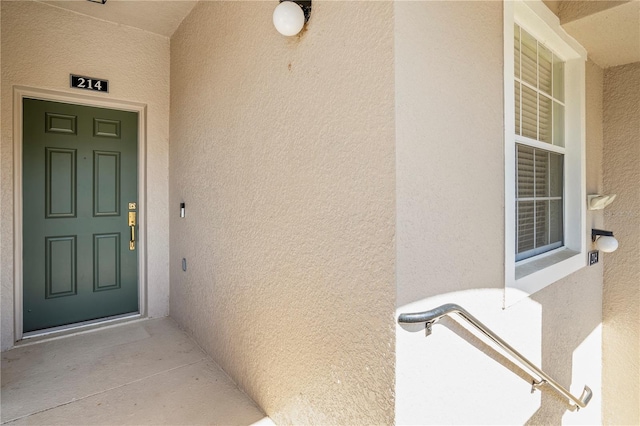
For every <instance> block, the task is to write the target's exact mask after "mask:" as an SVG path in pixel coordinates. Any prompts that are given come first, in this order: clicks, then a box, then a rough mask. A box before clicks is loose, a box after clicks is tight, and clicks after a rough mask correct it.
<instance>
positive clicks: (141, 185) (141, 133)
mask: <svg viewBox="0 0 640 426" xmlns="http://www.w3.org/2000/svg"><path fill="white" fill-rule="evenodd" d="M24 98H31V99H41V100H45V101H54V102H62V103H68V104H75V105H86V106H92V107H99V108H110V109H117V110H121V111H133V112H137V113H138V229H139V231H138V237H139V243H138V309H139V312H140V316H142V317H146V316H147V232H146V231H147V202H146V201H147V182H146V170H147V157H146V153H147V137H146V129H147V125H146V118H147V114H146V113H147V107H146V105H145V104H141V103H136V102H128V101H121V100H115V99H107V98H103V97H97V96H88V95H84V94H75V93H67V92H57V91H54V90H47V89H38V88H33V87H25V86H14V88H13V241H14V244H13V285H14V287H13V289H14V290H13V294H14V298H13V300H14V307H13V309H14V341H15V342H17V341H19V340H22V338H23V310H22V298H23V282H22V227H23V224H22V120H23V117H22V100H23V99H24Z"/></svg>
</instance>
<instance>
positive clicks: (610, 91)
mask: <svg viewBox="0 0 640 426" xmlns="http://www.w3.org/2000/svg"><path fill="white" fill-rule="evenodd" d="M639 88H640V62H636V63H634V64H630V65H625V66H621V67H615V68H609V69H607V70H605V73H604V141H605V142H604V190H605V193H607V194H618V197H617V198H616V200H615V201H614V202H613V204H611V205H610V206H609V207H607V209H606V211H605V227H606V229H608V230H611V231H613V233H614V234H615V236H616V238H617V239H618V241H619V243H620V245H619V248H618V250H617V251H615V252H614V253H611V254H606V255H605V259H606V260H605V270H604V308H603V315H604V321H603V338H604V354H603V355H604V371H603V378H604V384H603V387H604V390H605V394H604V408H603V415H604V421H605V423H606V424H640V184H639V182H640V89H639ZM622 390H624V391H622Z"/></svg>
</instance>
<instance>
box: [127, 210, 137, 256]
mask: <svg viewBox="0 0 640 426" xmlns="http://www.w3.org/2000/svg"><path fill="white" fill-rule="evenodd" d="M136 223H137V221H136V212H129V228H130V229H131V238H130V239H129V250H135V249H136Z"/></svg>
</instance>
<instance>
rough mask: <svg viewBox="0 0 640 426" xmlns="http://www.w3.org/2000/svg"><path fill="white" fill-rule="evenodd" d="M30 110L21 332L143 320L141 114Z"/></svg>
mask: <svg viewBox="0 0 640 426" xmlns="http://www.w3.org/2000/svg"><path fill="white" fill-rule="evenodd" d="M23 108H24V110H23V113H24V114H23V117H24V122H23V302H24V306H23V308H24V310H23V312H24V321H23V329H24V331H25V332H29V331H34V330H40V329H45V328H50V327H56V326H60V325H65V324H72V323H76V322H81V321H87V320H92V319H98V318H104V317H108V316H113V315H119V314H125V313H131V312H137V311H138V260H137V250H135V249H134V250H130V247H129V240H130V235H131V232H130V228H129V224H128V213H129V211H130V210H129V208H128V207H129V203H136V202H137V193H138V188H137V163H138V159H137V150H138V141H137V134H138V116H137V113H134V112H126V111H116V110H110V109H104V108H93V107H86V106H78V105H70V104H63V103H56V102H48V101H41V100H34V99H25V100H24V104H23ZM136 234H137V232H136Z"/></svg>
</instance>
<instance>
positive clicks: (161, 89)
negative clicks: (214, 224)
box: [0, 1, 169, 349]
mask: <svg viewBox="0 0 640 426" xmlns="http://www.w3.org/2000/svg"><path fill="white" fill-rule="evenodd" d="M1 7H2V33H1V37H2V46H1V47H2V52H1V53H2V87H1V90H2V92H1V93H2V123H1V125H2V133H1V137H2V139H1V149H2V158H1V160H0V168H1V179H2V180H1V188H0V189H1V194H2V195H1V196H2V203H1V206H2V215H1V216H2V217H1V219H0V246H1V247H2V252H1V253H2V258H1V261H0V268H1V271H0V280H1V283H2V293H1V300H0V303H1V307H2V349H6V348H8V347H10V346H11V345H12V344H13V339H14V336H13V315H14V311H13V297H14V293H13V286H14V283H13V273H14V271H13V241H14V240H13V86H15V85H21V86H29V87H33V88H43V89H51V90H56V91H60V92H70V93H76V94H78V92H79V91H78V90H77V89H76V90H73V89H69V74H70V73H75V74H80V75H89V76H99V77H102V78H106V79H108V80H109V83H110V93H109V94H103V95H102V96H103V97H104V98H108V99H117V100H124V101H132V102H139V103H144V104H146V105H147V152H146V155H147V169H146V170H145V171H144V172H145V173H146V178H147V183H148V188H147V212H148V215H147V236H148V247H147V255H148V265H147V266H148V271H147V279H148V288H147V291H148V315H149V316H151V317H160V316H165V315H167V314H168V308H169V279H168V278H169V272H168V256H169V246H168V243H169V231H168V225H169V222H168V206H167V201H168V162H169V158H168V148H169V144H168V137H169V39H167V38H166V37H162V36H159V35H155V34H151V33H149V32H145V31H142V30H138V29H134V28H129V27H122V26H118V25H116V24H111V23H108V22H104V21H100V20H96V19H92V18H89V17H86V16H82V15H78V14H75V13H72V12H69V11H65V10H62V9H58V8H54V7H50V6H48V5H45V4H43V3H37V2H31V1H2V2H1ZM97 42H99V43H97ZM82 93H85V94H86V92H82ZM96 96H98V95H96Z"/></svg>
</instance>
